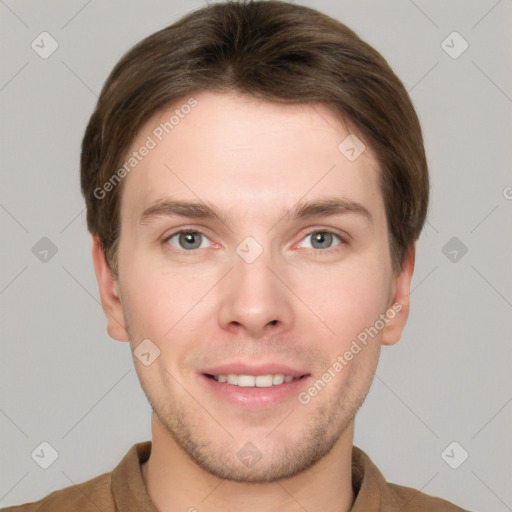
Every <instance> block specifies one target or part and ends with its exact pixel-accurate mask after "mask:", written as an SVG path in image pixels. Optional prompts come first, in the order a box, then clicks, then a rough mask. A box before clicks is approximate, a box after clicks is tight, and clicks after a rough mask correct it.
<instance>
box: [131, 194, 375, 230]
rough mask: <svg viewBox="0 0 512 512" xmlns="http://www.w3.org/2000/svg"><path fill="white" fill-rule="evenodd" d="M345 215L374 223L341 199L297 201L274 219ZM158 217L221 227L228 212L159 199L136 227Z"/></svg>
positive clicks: (359, 208)
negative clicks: (215, 223) (217, 223)
mask: <svg viewBox="0 0 512 512" xmlns="http://www.w3.org/2000/svg"><path fill="white" fill-rule="evenodd" d="M344 214H356V215H359V216H361V217H362V218H364V219H365V220H366V221H367V222H368V223H370V224H372V223H373V217H372V214H371V213H370V211H369V210H368V209H367V208H366V207H364V206H363V205H362V204H360V203H357V202H355V201H352V200H350V199H346V198H342V197H327V198H323V199H319V200H313V201H299V202H298V203H297V204H296V205H295V206H293V207H292V208H291V209H288V210H286V209H285V210H284V211H282V212H281V215H279V216H278V217H277V218H276V223H277V222H280V221H282V220H285V221H290V220H294V219H309V218H312V217H325V216H334V215H344ZM160 216H168V217H169V216H181V217H190V218H194V219H214V218H218V219H220V220H221V221H222V222H223V223H224V224H226V220H227V212H226V211H221V210H219V209H218V208H216V207H215V206H214V205H211V204H207V203H206V202H193V201H178V200H173V199H162V200H159V201H157V202H155V203H154V204H152V205H151V206H149V207H148V208H146V209H145V210H144V211H143V212H142V213H141V214H140V215H139V224H147V223H149V222H150V221H151V220H152V219H153V218H156V217H160Z"/></svg>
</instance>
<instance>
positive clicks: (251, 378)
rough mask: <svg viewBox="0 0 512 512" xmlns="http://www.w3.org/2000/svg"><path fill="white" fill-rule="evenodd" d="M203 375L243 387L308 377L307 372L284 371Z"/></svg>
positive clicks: (260, 386)
mask: <svg viewBox="0 0 512 512" xmlns="http://www.w3.org/2000/svg"><path fill="white" fill-rule="evenodd" d="M203 375H205V376H206V377H208V378H209V379H213V380H215V381H217V382H221V383H226V384H229V385H231V386H238V387H241V388H270V387H274V386H282V385H283V384H285V383H288V382H292V381H295V380H300V379H303V378H304V377H307V375H306V374H304V375H300V376H293V375H285V374H284V373H274V374H272V373H269V374H267V375H246V374H234V373H229V374H227V375H222V374H220V375H211V374H209V373H205V374H203Z"/></svg>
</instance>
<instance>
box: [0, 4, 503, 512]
mask: <svg viewBox="0 0 512 512" xmlns="http://www.w3.org/2000/svg"><path fill="white" fill-rule="evenodd" d="M297 3H302V4H304V5H309V6H311V7H315V8H317V9H319V10H321V11H324V12H326V13H327V14H330V15H331V16H333V17H335V18H337V19H339V20H340V21H342V22H344V23H345V24H347V25H348V26H349V27H351V28H352V29H354V30H355V31H356V32H357V33H358V34H359V35H360V36H361V37H363V39H365V40H366V41H368V42H369V43H370V44H372V45H373V46H375V48H377V50H379V51H380V52H381V53H382V54H383V55H384V57H385V58H386V59H387V60H388V62H389V63H390V65H391V66H392V67H393V69H394V70H395V72H396V73H397V74H398V76H399V77H400V78H401V79H402V80H403V82H404V84H405V85H406V87H407V89H408V90H409V91H410V94H411V97H412V100H413V102H414V104H415V107H416V109H417V111H418V114H419V117H420V120H421V122H422V125H423V129H424V135H425V143H426V148H427V156H428V160H429V164H430V172H431V178H432V200H431V205H430V212H429V217H428V223H427V225H426V226H425V229H424V232H423V233H422V235H421V238H420V240H419V243H418V250H417V261H416V269H415V274H414V279H413V291H412V294H411V308H412V309H411V315H410V319H409V323H408V325H407V327H406V329H405V332H404V335H403V337H402V340H401V341H400V342H399V343H398V344H397V345H395V346H393V347H383V350H382V357H381V361H380V364H379V368H378V370H377V376H376V378H375V380H374V383H373V386H372V389H371V391H370V393H369V395H368V397H367V399H366V402H365V404H364V405H363V407H362V409H361V411H360V412H359V415H358V418H357V420H356V435H355V444H356V445H357V446H360V447H361V448H362V449H363V450H365V451H366V452H367V453H368V454H369V455H370V457H371V458H372V459H373V461H374V462H375V463H376V464H377V466H378V467H379V469H380V470H381V471H382V472H383V473H384V475H385V477H386V478H387V479H388V481H391V482H396V483H399V484H402V485H407V486H411V487H414V488H417V489H421V490H422V491H423V492H426V493H428V494H432V495H439V496H441V497H444V498H445V499H448V500H450V501H453V502H455V503H457V504H458V505H460V506H462V507H464V508H467V509H470V510H473V511H482V512H485V511H488V512H490V511H493V512H501V511H506V510H512V471H511V463H510V461H511V460H512V443H511V436H510V432H511V431H512V429H511V426H512V403H511V402H512V386H511V381H512V378H511V355H512V348H511V346H512V345H511V343H510V332H511V327H512V322H511V318H512V316H511V308H512V286H511V284H512V272H511V264H510V261H511V257H510V256H511V253H512V251H511V249H512V237H511V236H510V235H511V229H510V227H511V217H512V200H511V199H507V196H508V198H510V197H512V189H510V188H507V187H512V173H511V172H510V164H511V161H512V158H511V156H512V155H511V134H512V119H511V112H512V99H511V97H512V77H511V71H510V70H511V67H510V62H511V53H512V44H511V43H512V41H511V40H512V35H511V34H512V31H511V30H510V28H511V21H512V2H511V1H510V0H500V1H496V0H480V1H472V2H468V1H464V0H460V1H449V2H447V1H441V0H439V1H426V0H423V1H421V0H415V1H414V2H413V1H411V0H396V1H393V2H379V1H369V0H364V1H361V0H359V1H355V0H354V1H348V0H347V1H336V2H335V1H333V0H332V1H327V0H325V1H320V0H319V1H303V2H297ZM202 5H204V2H200V1H187V2H184V1H163V0H159V1H157V0H155V1H152V2H134V1H130V2H128V1H120V0H116V1H110V2H100V1H89V2H86V1H83V0H80V1H69V0H68V1H63V0H61V1H41V2H21V1H12V0H11V1H7V0H5V1H0V15H1V18H0V34H1V38H2V45H1V52H2V54H1V58H2V63H3V64H2V68H1V74H0V109H1V111H0V115H1V140H2V147H1V154H0V158H1V167H0V169H1V174H2V178H1V179H2V183H1V184H2V186H1V195H0V222H1V228H2V244H1V247H2V248H1V256H2V262H1V275H0V304H1V328H2V338H1V339H2V357H1V363H0V364H1V366H0V371H1V376H2V377H1V378H2V388H1V389H2V393H1V397H0V398H1V399H0V428H1V432H2V436H1V438H0V443H1V453H2V471H1V482H0V506H8V505H12V504H19V503H24V502H28V501H34V500H38V499H40V498H42V497H43V496H45V495H46V494H48V493H49V492H51V491H53V490H55V489H60V488H63V487H66V486H69V485H72V484H74V483H79V482H82V481H85V480H87V479H89V478H92V477H94V476H97V475H99V474H101V473H104V472H107V471H111V470H112V469H113V468H114V467H115V465H117V463H118V462H119V461H120V459H121V457H122V456H123V455H124V454H125V453H126V451H127V450H128V448H129V447H130V446H131V445H132V444H133V443H135V442H139V441H143V440H146V439H150V437H151V431H150V408H149V405H148V404H147V402H146V399H145V396H144V394H143V392H142V390H141V388H140V385H139V382H138V380H137V376H136V374H135V370H134V368H133V362H132V359H131V354H130V350H129V346H128V344H126V343H125V344H123V343H119V342H115V341H113V340H111V339H110V338H109V337H108V335H107V333H106V330H105V319H104V316H103V312H102V310H101V308H100V306H99V295H98V292H97V285H96V281H95V277H94V272H93V266H92V261H91V257H90V248H91V244H90V238H89V235H88V233H87V230H86V227H85V211H84V203H83V200H82V197H81V195H80V191H79V174H78V159H79V146H80V142H81V138H82V135H83V131H84V128H85V125H86V122H87V120H88V118H89V116H90V114H91V113H92V110H93V107H94V105H95V102H96V99H97V94H98V93H99V91H100V88H101V86H102V84H103V82H104V80H105V79H106V77H107V75H108V73H109V71H110V70H111V68H112V66H113V65H114V64H115V63H116V61H117V60H118V59H119V57H120V56H121V55H122V53H124V52H125V51H126V50H127V49H128V48H129V47H130V46H131V45H132V44H134V43H135V42H137V41H138V40H139V39H141V38H142V37H144V36H146V35H148V34H150V33H152V32H154V31H156V30H158V29H160V28H162V27H164V26H166V25H168V24H170V23H172V22H174V21H175V20H176V19H177V18H178V17H179V16H181V15H182V14H184V13H186V12H188V11H189V10H191V9H192V8H196V7H200V6H202ZM42 31H47V32H49V33H50V34H51V35H52V37H53V38H55V40H57V42H58V44H59V47H58V49H57V50H56V51H55V53H53V54H52V55H51V56H50V57H49V58H47V59H42V58H41V57H40V56H39V55H38V54H37V53H36V52H35V51H34V50H33V49H32V48H31V42H32V41H33V40H34V39H35V38H36V37H37V36H38V35H39V34H40V33H41V32H42ZM453 31H457V32H458V33H459V34H460V35H461V36H462V37H463V38H464V39H465V40H466V41H467V42H468V43H469V48H468V49H467V50H466V51H465V52H464V53H463V54H462V55H460V56H459V57H458V58H456V59H454V58H452V57H450V56H449V55H448V54H447V53H446V52H445V50H444V49H443V47H442V46H441V43H442V41H443V40H445V39H446V37H447V36H448V35H449V34H451V33H452V32H453ZM448 41H450V40H448ZM459 43H460V41H459V42H454V43H450V42H449V44H450V45H451V46H454V49H455V50H457V48H460V44H459ZM42 237H47V238H49V239H50V240H51V241H52V243H53V244H54V245H55V246H56V248H57V253H56V254H55V255H53V256H52V253H51V252H50V253H48V255H47V261H46V262H43V261H40V259H39V258H38V257H36V255H35V254H34V253H33V247H34V246H35V245H36V244H37V243H38V241H39V240H40V239H41V238H42ZM452 237H457V238H458V239H459V240H460V242H461V243H463V244H464V246H466V247H467V253H466V254H465V255H463V256H462V257H461V256H460V254H462V253H461V252H460V251H459V252H458V253H457V255H458V257H459V259H458V261H455V262H454V261H451V260H450V259H449V258H448V257H447V256H446V255H445V254H444V252H446V253H449V251H451V250H453V248H452V247H451V246H448V248H445V249H444V252H443V247H444V246H445V244H446V243H447V242H448V241H449V240H450V239H451V238H452ZM44 243H45V242H40V244H44ZM456 243H459V242H456ZM459 246H460V243H459ZM43 248H44V247H43ZM38 249H40V247H39V246H36V249H34V252H36V254H37V250H38ZM459 249H460V247H459ZM459 249H457V248H456V250H459ZM453 254H454V253H452V256H451V257H453ZM42 441H46V442H49V443H50V444H51V445H52V446H53V447H54V448H55V449H56V450H57V452H58V459H57V460H56V461H55V462H54V463H53V464H52V465H51V466H50V467H49V468H48V469H46V470H44V469H41V468H40V467H39V466H38V465H37V464H36V463H35V462H34V461H33V460H32V458H31V456H30V454H31V453H32V452H33V450H34V449H35V448H36V447H38V446H39V444H40V443H41V442H42ZM452 441H457V442H458V443H459V444H460V445H461V446H462V447H463V448H464V449H465V450H466V451H467V452H468V453H469V458H468V459H467V460H466V461H465V462H464V463H463V464H462V465H460V467H458V469H452V468H451V467H449V465H448V464H447V463H446V462H445V460H443V457H442V456H441V453H442V452H443V450H444V449H445V448H446V447H447V446H448V445H449V444H450V443H451V442H452ZM453 454H454V455H453V456H452V460H456V459H457V457H460V452H458V451H455V452H453ZM450 455H452V453H450Z"/></svg>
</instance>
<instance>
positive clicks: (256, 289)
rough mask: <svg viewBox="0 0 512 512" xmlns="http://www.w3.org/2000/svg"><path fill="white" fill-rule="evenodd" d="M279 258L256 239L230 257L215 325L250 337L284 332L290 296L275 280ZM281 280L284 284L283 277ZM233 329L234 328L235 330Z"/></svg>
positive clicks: (290, 312)
mask: <svg viewBox="0 0 512 512" xmlns="http://www.w3.org/2000/svg"><path fill="white" fill-rule="evenodd" d="M278 268H281V269H282V268H283V266H282V265H281V262H280V261H279V257H278V255H276V254H272V251H271V250H270V249H269V248H268V247H267V246H265V247H264V246H263V245H262V244H261V243H260V242H258V241H257V240H256V238H254V237H252V236H250V237H246V238H245V239H244V240H242V242H241V243H240V244H239V245H238V246H237V248H236V250H235V254H234V255H233V269H232V271H231V272H230V273H229V276H228V279H227V280H226V282H225V284H224V287H223V290H222V296H221V299H220V300H221V304H220V309H219V322H220V324H221V326H222V327H223V328H225V329H234V328H236V329H246V330H247V331H248V333H249V334H251V335H252V336H255V337H257V336H259V335H264V334H265V333H266V331H267V330H268V329H269V328H271V327H270V326H272V328H273V329H274V330H275V329H277V328H280V329H283V328H285V327H286V328H288V327H289V326H290V324H291V322H292V320H293V310H292V304H291V298H292V297H291V294H290V293H289V291H288V290H287V289H286V286H284V285H283V283H282V282H281V280H280V279H278V278H277V277H276V274H278V275H279V273H280V271H278V270H276V269H278ZM281 279H283V280H284V281H286V279H285V277H284V276H283V277H282V278H281ZM235 326H236V327H235Z"/></svg>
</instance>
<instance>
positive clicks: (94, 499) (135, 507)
mask: <svg viewBox="0 0 512 512" xmlns="http://www.w3.org/2000/svg"><path fill="white" fill-rule="evenodd" d="M150 453H151V441H145V442H142V443H138V444H135V445H133V446H132V447H131V448H130V450H129V451H128V453H127V454H126V455H125V456H124V458H123V460H122V461H121V462H120V463H119V464H118V466H117V467H116V468H115V469H114V471H112V472H111V473H104V474H103V475H100V476H97V477H96V478H93V479H91V480H88V481H87V482H84V483H81V484H78V485H76V486H75V485H73V486H70V487H66V488H64V489H61V490H59V491H54V492H52V493H51V494H49V495H48V496H46V497H45V498H43V499H41V500H39V501H35V502H32V503H26V504H24V505H18V506H14V507H7V508H3V509H1V510H0V512H2V511H3V512H11V511H12V512H36V511H37V512H71V511H80V512H98V511H101V512H117V511H119V512H121V511H122V512H158V510H157V509H156V508H155V506H154V505H153V503H151V500H150V499H149V495H148V493H147V490H146V487H145V485H144V481H143V479H142V474H141V469H140V466H141V464H143V463H144V462H145V461H146V460H148V458H149V454H150ZM352 486H353V488H354V494H355V495H356V499H355V501H354V504H353V505H352V508H351V509H350V512H377V511H378V512H398V511H400V512H465V511H464V510H463V509H462V508H459V507H457V506H455V505H453V504H451V503H449V502H448V501H445V500H442V499H440V498H434V497H432V496H427V495H426V494H423V493H421V492H419V491H417V490H415V489H412V488H411V487H403V486H400V485H396V484H390V483H387V482H386V480H385V479H384V477H383V476H382V474H381V472H380V471H379V470H378V468H377V466H375V465H374V464H373V462H372V461H371V460H370V458H369V457H368V455H366V453H365V452H363V451H362V450H361V449H359V448H358V447H357V446H354V447H353V450H352Z"/></svg>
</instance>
